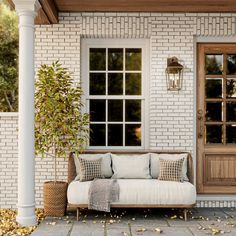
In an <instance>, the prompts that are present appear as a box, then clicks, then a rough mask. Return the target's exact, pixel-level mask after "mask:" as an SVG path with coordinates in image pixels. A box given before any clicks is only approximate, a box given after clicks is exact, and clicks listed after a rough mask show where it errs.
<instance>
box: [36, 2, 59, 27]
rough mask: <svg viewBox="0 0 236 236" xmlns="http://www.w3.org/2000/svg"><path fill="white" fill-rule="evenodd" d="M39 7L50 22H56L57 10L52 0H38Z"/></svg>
mask: <svg viewBox="0 0 236 236" xmlns="http://www.w3.org/2000/svg"><path fill="white" fill-rule="evenodd" d="M39 2H40V4H41V7H42V9H43V11H44V13H45V15H46V16H47V18H48V20H49V22H50V23H51V24H57V23H58V10H57V7H56V5H55V3H54V0H39Z"/></svg>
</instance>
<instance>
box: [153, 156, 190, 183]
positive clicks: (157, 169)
mask: <svg viewBox="0 0 236 236" xmlns="http://www.w3.org/2000/svg"><path fill="white" fill-rule="evenodd" d="M182 158H183V159H184V163H183V168H182V181H189V179H188V176H187V171H188V166H187V165H188V153H179V154H172V153H169V154H167V153H151V176H152V178H154V179H157V178H158V177H159V175H160V159H163V160H171V161H175V160H180V159H182Z"/></svg>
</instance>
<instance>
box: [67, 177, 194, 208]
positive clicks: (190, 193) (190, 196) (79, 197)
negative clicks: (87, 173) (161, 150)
mask: <svg viewBox="0 0 236 236" xmlns="http://www.w3.org/2000/svg"><path fill="white" fill-rule="evenodd" d="M117 181H118V183H119V185H120V199H119V202H115V203H112V205H116V204H117V205H118V204H124V205H131V204H133V205H135V204H137V205H144V204H146V205H190V204H194V203H195V202H196V189H195V187H194V185H192V184H191V183H189V182H183V183H181V182H172V181H160V180H156V179H118V180H117ZM90 184H91V181H88V182H79V181H73V182H72V183H70V185H69V187H68V191H67V197H68V202H69V203H70V204H88V191H89V186H90Z"/></svg>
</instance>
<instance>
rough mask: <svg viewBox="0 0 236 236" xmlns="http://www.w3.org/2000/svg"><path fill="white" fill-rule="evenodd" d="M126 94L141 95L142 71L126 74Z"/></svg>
mask: <svg viewBox="0 0 236 236" xmlns="http://www.w3.org/2000/svg"><path fill="white" fill-rule="evenodd" d="M125 94H126V95H141V73H126V74H125Z"/></svg>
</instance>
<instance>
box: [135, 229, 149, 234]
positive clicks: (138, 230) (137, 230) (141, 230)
mask: <svg viewBox="0 0 236 236" xmlns="http://www.w3.org/2000/svg"><path fill="white" fill-rule="evenodd" d="M145 231H147V229H145V228H138V229H136V232H139V233H140V232H145Z"/></svg>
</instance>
